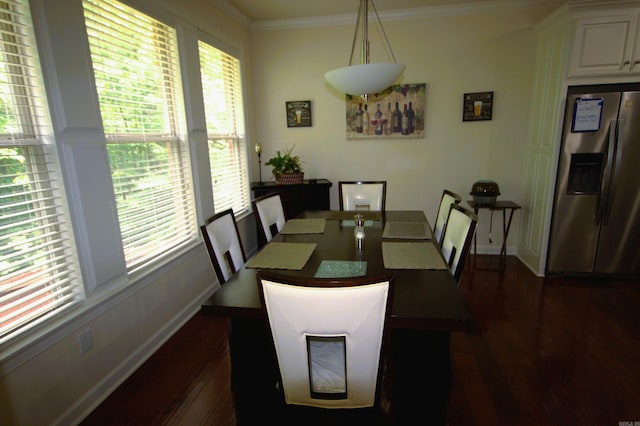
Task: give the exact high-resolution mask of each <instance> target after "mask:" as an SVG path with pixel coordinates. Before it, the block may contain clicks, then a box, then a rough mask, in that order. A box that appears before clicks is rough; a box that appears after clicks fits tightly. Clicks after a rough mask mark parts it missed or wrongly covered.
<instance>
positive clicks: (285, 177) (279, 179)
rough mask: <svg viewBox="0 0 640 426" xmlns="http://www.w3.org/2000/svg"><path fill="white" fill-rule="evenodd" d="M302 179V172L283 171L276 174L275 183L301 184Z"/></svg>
mask: <svg viewBox="0 0 640 426" xmlns="http://www.w3.org/2000/svg"><path fill="white" fill-rule="evenodd" d="M303 179H304V172H301V173H283V174H281V175H280V176H276V183H277V184H278V185H296V184H301V183H302V180H303Z"/></svg>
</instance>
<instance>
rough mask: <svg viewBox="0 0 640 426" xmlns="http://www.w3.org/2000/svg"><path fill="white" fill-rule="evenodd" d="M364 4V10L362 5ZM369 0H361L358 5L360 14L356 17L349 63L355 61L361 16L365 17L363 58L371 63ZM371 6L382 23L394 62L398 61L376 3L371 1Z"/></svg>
mask: <svg viewBox="0 0 640 426" xmlns="http://www.w3.org/2000/svg"><path fill="white" fill-rule="evenodd" d="M363 4H364V12H363V11H362V5H363ZM368 5H369V0H360V6H358V16H357V18H356V29H355V32H354V33H353V43H352V44H351V55H350V56H349V65H351V64H352V63H353V52H355V50H356V39H357V38H358V31H359V30H360V17H361V16H362V17H363V22H364V34H363V35H362V44H363V58H362V63H363V64H368V63H369V40H368V39H369V29H368V25H367V24H368V22H367V21H368V20H369V8H368ZM371 6H372V7H373V11H374V13H375V14H376V19H377V20H378V24H380V29H381V30H382V35H384V41H385V42H386V43H387V47H388V48H389V53H391V57H392V58H393V62H397V61H396V56H395V55H394V54H393V49H392V48H391V43H390V42H389V37H387V32H386V31H385V30H384V27H383V26H382V20H381V19H380V15H378V9H377V8H376V5H375V4H374V3H373V1H371Z"/></svg>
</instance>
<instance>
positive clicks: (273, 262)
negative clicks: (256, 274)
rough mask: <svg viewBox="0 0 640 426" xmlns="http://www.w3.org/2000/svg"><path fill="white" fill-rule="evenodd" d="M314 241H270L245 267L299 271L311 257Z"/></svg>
mask: <svg viewBox="0 0 640 426" xmlns="http://www.w3.org/2000/svg"><path fill="white" fill-rule="evenodd" d="M316 246H317V244H315V243H280V242H271V243H269V244H267V245H266V246H264V248H263V249H262V250H260V251H259V252H258V254H256V255H255V256H253V257H252V258H251V259H249V261H248V262H247V268H258V269H292V270H297V271H299V270H300V269H302V268H304V265H305V263H307V260H309V257H311V254H312V253H313V250H315V248H316Z"/></svg>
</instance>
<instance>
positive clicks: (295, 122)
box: [285, 101, 311, 127]
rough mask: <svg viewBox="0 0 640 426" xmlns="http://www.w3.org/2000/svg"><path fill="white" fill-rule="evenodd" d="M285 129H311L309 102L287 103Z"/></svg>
mask: <svg viewBox="0 0 640 426" xmlns="http://www.w3.org/2000/svg"><path fill="white" fill-rule="evenodd" d="M285 104H286V107H287V127H311V101H288V102H285Z"/></svg>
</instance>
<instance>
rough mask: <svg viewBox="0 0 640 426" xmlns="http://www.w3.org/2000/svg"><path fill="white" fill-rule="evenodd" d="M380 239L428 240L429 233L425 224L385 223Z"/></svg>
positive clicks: (429, 237)
mask: <svg viewBox="0 0 640 426" xmlns="http://www.w3.org/2000/svg"><path fill="white" fill-rule="evenodd" d="M382 238H406V239H414V240H430V239H431V233H430V232H429V231H428V230H427V223H426V222H387V223H386V224H385V225H384V231H382Z"/></svg>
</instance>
